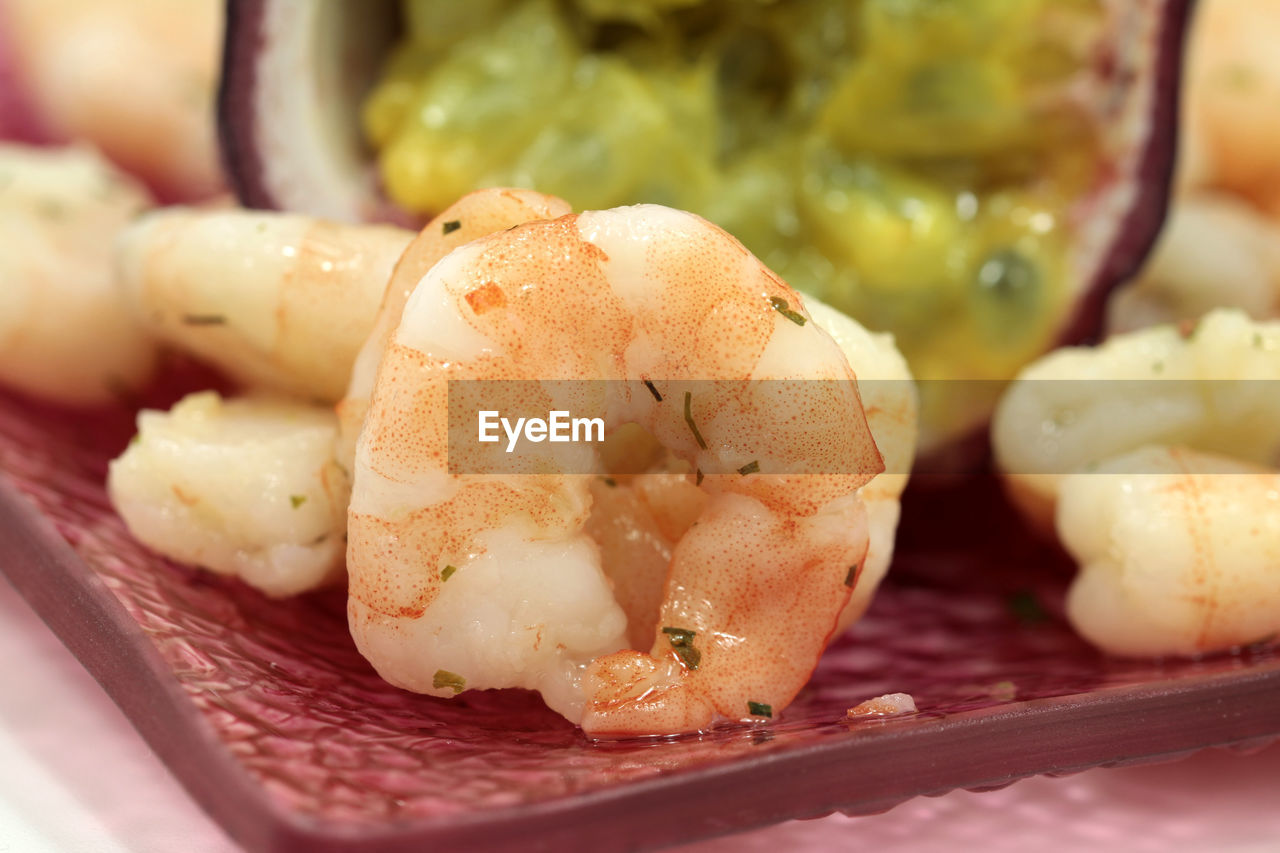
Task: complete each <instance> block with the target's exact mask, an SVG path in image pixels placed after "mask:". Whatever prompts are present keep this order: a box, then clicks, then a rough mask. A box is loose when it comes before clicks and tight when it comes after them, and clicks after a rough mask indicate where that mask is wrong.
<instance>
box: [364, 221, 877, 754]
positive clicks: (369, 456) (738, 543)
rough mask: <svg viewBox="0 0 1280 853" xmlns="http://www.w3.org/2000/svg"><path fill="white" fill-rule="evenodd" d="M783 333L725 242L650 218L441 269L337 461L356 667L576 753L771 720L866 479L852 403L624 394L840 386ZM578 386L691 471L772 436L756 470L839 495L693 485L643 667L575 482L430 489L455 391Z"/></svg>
mask: <svg viewBox="0 0 1280 853" xmlns="http://www.w3.org/2000/svg"><path fill="white" fill-rule="evenodd" d="M802 312H803V303H802V302H801V300H800V298H799V296H797V294H796V293H795V292H794V291H792V290H791V289H790V288H788V287H787V286H786V285H785V284H783V283H782V282H781V281H780V280H778V279H777V278H776V277H775V276H773V275H772V273H770V272H769V271H768V270H767V269H765V268H764V267H763V266H762V265H761V264H760V263H759V262H758V261H757V260H755V259H754V258H753V257H752V256H751V255H750V254H749V253H748V252H747V251H746V249H744V248H743V247H742V245H741V244H740V243H738V242H737V241H736V240H734V239H732V238H731V237H729V236H728V235H727V234H725V233H724V232H723V231H721V230H720V229H718V228H716V227H715V226H713V225H711V224H709V223H707V222H706V221H705V220H702V219H699V218H697V217H694V216H692V215H689V214H684V213H680V212H678V211H673V210H669V209H667V208H661V207H655V206H638V207H633V208H623V209H619V210H613V211H602V212H592V213H584V214H580V215H577V216H564V217H561V218H559V219H555V220H551V221H539V222H531V223H527V224H525V225H519V226H516V227H515V228H513V229H511V230H509V231H505V232H502V233H500V234H494V235H491V236H489V237H485V238H481V239H479V240H476V241H475V242H473V243H470V244H468V245H467V246H464V247H462V248H460V249H458V250H456V251H454V252H453V253H451V254H450V255H448V256H447V257H446V258H445V259H444V260H442V261H441V262H440V263H438V264H437V265H436V266H435V267H434V268H432V270H431V272H430V273H429V274H427V276H426V277H425V278H424V279H423V280H422V282H421V283H420V284H419V285H418V286H417V288H416V289H415V290H414V292H413V294H412V295H411V296H410V298H409V300H408V303H407V304H406V306H405V310H404V313H403V317H402V319H401V322H400V325H399V328H398V329H397V330H396V332H395V334H394V336H393V338H392V340H391V342H390V344H389V345H388V347H387V349H386V352H385V354H384V356H383V359H382V363H381V366H380V368H379V370H378V379H377V385H376V387H375V389H374V393H373V397H372V399H371V401H370V406H369V410H368V415H367V418H366V421H365V426H364V430H363V432H362V433H361V436H360V439H359V442H358V445H357V452H356V458H355V467H354V486H353V494H352V501H351V509H350V513H349V517H348V533H349V537H350V542H349V546H348V554H347V563H348V572H349V578H350V599H349V617H350V623H351V629H352V634H353V636H354V637H355V639H356V642H357V644H358V646H359V647H360V649H361V651H362V652H363V653H364V654H365V656H366V657H368V658H369V659H370V660H371V661H372V662H373V664H374V665H375V667H376V668H377V669H378V670H379V672H380V673H381V674H382V675H383V676H384V677H385V678H387V679H388V680H389V681H391V682H393V683H395V684H398V685H400V686H403V687H406V688H409V689H412V690H416V691H419V692H424V693H432V694H435V695H440V696H448V695H452V694H453V693H456V692H458V691H460V690H462V689H466V688H473V687H476V688H486V687H510V686H521V687H530V688H533V689H537V690H539V691H540V692H541V693H542V695H543V697H544V699H545V700H546V701H547V703H548V705H550V706H551V707H552V708H554V709H556V710H557V711H559V712H560V713H562V714H564V715H565V716H567V717H569V718H570V719H572V720H575V721H580V722H581V724H582V726H583V727H584V729H585V730H587V731H588V732H591V733H595V734H606V733H663V732H679V731H692V730H698V729H701V728H704V727H705V726H707V725H708V724H710V723H711V722H712V721H713V720H715V719H716V718H728V719H749V718H755V719H760V718H761V717H764V716H768V715H770V714H772V713H773V712H775V711H777V710H780V709H781V708H782V707H783V706H785V705H786V704H787V703H788V702H789V701H790V700H791V699H792V698H793V697H794V695H795V694H796V692H797V691H798V690H799V689H800V687H801V686H802V685H803V684H804V682H805V681H806V680H807V679H808V677H809V675H810V673H811V672H812V670H813V667H814V666H815V665H816V662H817V659H818V656H819V655H820V654H821V652H822V650H823V649H824V648H825V646H826V643H827V641H828V640H829V639H830V638H831V636H832V635H833V634H834V633H835V631H836V623H837V618H838V617H839V614H840V612H841V610H842V609H843V608H844V606H845V604H846V602H847V601H848V600H849V597H850V595H851V592H852V590H851V587H852V586H853V585H854V583H855V581H856V577H857V572H858V568H859V567H860V566H861V565H862V563H863V561H864V559H865V557H866V554H867V548H868V539H867V526H866V515H865V510H864V508H863V505H862V502H861V499H860V498H859V496H858V490H859V489H860V488H861V487H862V486H863V485H865V484H866V483H867V482H868V481H869V480H871V479H872V477H873V476H874V475H875V474H877V473H878V472H880V471H881V470H882V466H883V463H882V460H881V458H880V454H879V452H878V451H877V449H876V446H875V444H874V442H873V440H872V438H871V435H870V433H869V431H868V428H867V423H866V418H865V415H864V412H863V409H862V405H861V402H860V400H859V399H858V397H857V393H856V391H855V390H853V386H852V384H851V382H846V383H844V384H843V385H839V386H838V387H840V388H843V389H844V391H843V392H834V393H833V392H830V391H827V392H824V394H825V396H823V397H822V398H821V399H819V400H815V401H814V402H815V404H817V405H815V407H814V408H812V409H808V410H806V411H807V416H806V417H795V416H794V412H793V411H779V410H777V408H776V407H771V406H768V405H765V404H763V402H761V401H757V403H758V405H754V406H753V405H745V406H743V407H741V408H734V409H723V410H719V411H717V410H714V407H712V406H708V407H707V408H705V409H704V408H701V407H699V406H698V405H695V404H693V403H692V402H690V407H689V408H688V409H685V408H683V407H682V405H681V402H682V401H681V399H680V398H679V397H665V398H663V399H662V400H661V401H659V400H658V399H657V397H658V396H660V393H659V394H651V393H650V391H648V390H646V386H645V385H642V384H641V382H640V380H643V379H648V380H650V382H651V383H653V384H654V386H655V388H658V389H660V388H661V387H662V383H663V382H666V381H681V380H691V379H699V380H705V379H708V378H712V379H742V380H746V379H771V378H773V379H780V378H785V379H825V380H853V379H854V376H853V373H852V371H851V370H850V368H849V366H848V363H847V361H846V360H845V357H844V355H843V354H842V353H841V351H840V349H839V347H838V346H837V345H836V343H835V342H834V341H833V340H832V339H831V338H830V336H828V335H827V334H826V333H824V332H823V331H821V330H820V329H819V328H818V327H817V326H816V325H815V324H813V323H812V322H810V321H809V320H810V318H809V317H807V316H805V315H804V314H803V313H802ZM583 378H597V379H615V380H632V381H630V382H628V383H626V387H627V388H629V389H631V392H630V393H628V394H624V395H619V398H618V399H610V400H608V401H607V404H606V409H605V410H606V421H607V425H608V426H609V427H610V428H616V427H618V426H620V425H622V424H626V423H638V424H640V425H641V426H642V427H643V428H644V429H645V430H646V431H647V432H648V433H649V434H650V435H652V436H653V437H654V438H655V439H657V441H658V442H659V443H660V444H662V445H663V446H664V447H665V448H666V449H667V450H668V451H670V452H672V453H674V454H675V455H676V456H678V457H680V458H682V459H684V460H685V461H686V462H687V463H688V464H689V465H690V466H691V467H693V468H695V469H698V470H703V471H720V470H727V471H735V469H742V468H748V469H749V468H751V466H750V465H749V464H748V463H749V462H750V461H752V460H748V459H745V458H737V457H735V456H732V455H731V454H729V453H727V452H725V451H724V450H723V448H725V447H728V446H733V445H734V444H738V445H739V446H741V444H742V442H741V441H736V442H735V441H724V440H722V439H721V437H720V436H721V435H722V434H723V435H724V436H731V437H735V438H737V439H739V440H741V439H744V438H746V437H749V436H750V437H754V438H755V439H756V442H757V444H758V443H759V440H760V439H761V438H762V437H768V438H769V446H768V448H767V449H766V450H763V451H761V454H760V458H759V464H760V468H761V470H765V471H769V470H777V471H788V470H795V468H794V466H796V465H805V464H812V463H814V462H817V463H818V464H823V463H826V464H825V466H824V470H829V471H835V470H840V471H846V472H848V473H843V474H823V475H792V474H767V475H766V474H757V473H751V471H750V470H748V471H746V472H743V473H731V474H718V473H716V474H708V475H707V476H706V478H705V480H704V481H703V483H702V484H701V486H702V490H703V491H704V492H705V494H706V495H707V500H706V505H705V507H704V508H703V509H702V510H701V512H700V513H699V515H698V517H697V522H696V523H695V524H691V526H690V527H689V529H688V531H687V532H686V533H685V535H684V536H683V537H682V538H681V539H680V541H679V543H678V544H677V545H676V547H675V549H674V553H673V554H672V559H671V564H670V566H669V568H668V574H667V585H666V593H665V595H664V598H663V601H662V603H661V606H660V616H659V625H660V628H659V629H658V630H657V631H655V632H654V634H653V635H652V636H650V637H649V638H648V643H649V647H650V648H649V651H648V652H647V653H646V652H642V651H634V650H628V649H626V645H627V643H626V639H625V636H624V632H625V621H626V620H625V617H624V615H623V613H622V611H621V610H620V609H619V607H618V605H617V604H616V603H615V601H614V599H613V595H612V592H611V590H610V588H609V584H608V582H607V581H606V579H605V576H604V574H603V572H602V570H601V567H600V555H599V551H598V550H597V548H596V546H595V544H594V543H593V542H592V541H591V539H590V538H589V536H588V535H587V534H586V533H585V532H584V526H585V524H586V521H587V517H588V514H589V510H590V497H589V493H588V488H589V486H588V483H587V479H588V478H584V477H580V476H568V475H555V474H542V475H507V476H478V475H454V474H450V473H449V468H448V461H447V454H448V446H447V434H448V415H447V411H446V409H447V386H448V381H449V380H450V379H467V380H482V379H541V380H548V379H583ZM818 384H819V383H815V386H817V385H818ZM615 385H616V383H615ZM821 385H822V387H824V388H830V387H831V386H830V385H829V384H828V383H821ZM548 402H550V401H548ZM748 402H749V401H748ZM699 418H701V420H702V429H703V430H704V431H708V432H712V431H714V433H715V434H714V435H712V436H709V438H710V440H709V441H704V440H702V439H700V437H699V436H700V433H699V432H697V431H695V430H694V429H693V428H692V427H691V424H693V423H696V422H697V419H699ZM704 444H705V446H703V445H704Z"/></svg>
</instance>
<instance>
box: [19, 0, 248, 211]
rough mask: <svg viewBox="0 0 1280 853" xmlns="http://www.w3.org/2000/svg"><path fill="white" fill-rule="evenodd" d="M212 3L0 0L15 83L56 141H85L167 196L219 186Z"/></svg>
mask: <svg viewBox="0 0 1280 853" xmlns="http://www.w3.org/2000/svg"><path fill="white" fill-rule="evenodd" d="M222 6H223V4H222V3H221V2H219V0H182V2H174V0H5V2H4V3H3V8H0V17H2V18H3V19H4V20H3V21H2V22H0V23H3V24H4V25H5V26H6V27H7V28H8V30H9V39H8V40H9V43H10V44H9V46H10V48H11V49H12V50H13V52H14V56H15V64H16V70H17V73H18V77H19V80H20V82H21V83H22V84H23V87H24V89H25V90H26V94H27V97H28V99H29V100H30V101H32V103H33V105H34V106H35V107H36V110H37V112H38V113H39V114H40V118H41V120H42V121H43V122H44V123H45V124H46V125H48V129H49V131H50V132H51V133H52V134H54V135H55V136H56V137H58V138H63V139H79V140H88V141H90V142H92V143H93V144H94V145H95V146H97V147H98V148H99V149H101V150H102V151H103V152H104V153H105V154H106V155H107V157H109V158H110V159H111V160H112V161H114V162H115V163H116V164H118V165H119V166H121V167H122V168H124V169H125V170H126V171H128V172H130V173H132V174H135V175H138V176H139V177H142V178H143V179H145V180H146V181H147V182H148V183H150V184H151V185H152V186H154V187H156V188H157V189H158V190H160V191H161V192H162V193H163V194H164V195H165V196H166V197H169V198H185V199H197V198H206V197H208V196H210V195H213V194H214V193H216V192H218V191H219V189H220V188H221V186H222V178H221V170H220V168H219V160H218V147H217V140H216V135H215V132H214V110H213V95H214V88H215V86H216V83H217V69H218V60H219V53H220V47H221V35H222Z"/></svg>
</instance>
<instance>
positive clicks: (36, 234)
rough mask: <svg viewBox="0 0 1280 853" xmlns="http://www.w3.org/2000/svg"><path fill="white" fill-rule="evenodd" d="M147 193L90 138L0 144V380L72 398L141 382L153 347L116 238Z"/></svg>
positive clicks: (101, 396) (90, 399)
mask: <svg viewBox="0 0 1280 853" xmlns="http://www.w3.org/2000/svg"><path fill="white" fill-rule="evenodd" d="M152 203H153V202H152V199H151V196H150V194H149V193H148V192H147V191H146V189H144V188H143V187H142V186H141V185H140V184H138V183H137V182H136V181H134V180H133V179H131V178H129V177H128V176H126V175H125V174H123V173H122V172H120V171H119V170H118V169H116V168H115V167H114V166H112V165H111V164H110V163H108V162H106V161H105V160H104V159H103V158H102V157H101V156H100V155H99V154H97V153H96V152H95V151H93V150H92V149H90V148H87V147H75V148H66V149H52V148H30V147H26V146H20V145H11V144H0V245H3V246H4V247H5V251H4V252H3V253H0V382H2V383H4V384H6V385H10V386H12V387H15V388H17V389H19V390H21V391H23V392H24V393H26V394H29V395H31V396H33V397H39V398H42V399H46V400H51V401H54V402H57V403H62V404H68V405H79V406H84V405H104V404H108V403H111V402H115V401H117V400H119V398H120V397H121V396H125V395H128V394H130V393H132V392H134V391H136V390H138V389H139V388H141V387H142V386H143V385H145V384H146V383H147V381H148V380H149V379H150V378H151V374H152V370H153V368H154V366H155V362H156V352H157V347H156V345H155V343H154V342H153V341H152V340H151V339H150V337H149V336H148V335H147V334H146V332H145V331H144V330H143V327H142V325H141V324H140V323H138V322H137V321H136V320H135V319H134V317H133V315H132V313H131V312H130V311H129V309H128V307H127V306H126V305H125V302H124V300H123V299H122V298H121V296H120V294H119V292H118V290H117V288H116V284H115V277H114V275H113V267H112V258H113V240H114V239H115V237H116V235H117V234H118V233H119V232H120V231H121V230H122V229H123V228H125V227H126V226H127V224H128V223H129V222H130V221H131V220H133V219H134V217H136V216H137V215H138V214H139V213H141V212H142V211H143V210H145V209H147V208H148V207H150V206H151V205H152Z"/></svg>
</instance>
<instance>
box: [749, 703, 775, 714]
mask: <svg viewBox="0 0 1280 853" xmlns="http://www.w3.org/2000/svg"><path fill="white" fill-rule="evenodd" d="M747 713H749V714H750V715H751V716H753V717H772V716H773V706H772V705H769V704H766V703H764V702H751V701H748V702H747Z"/></svg>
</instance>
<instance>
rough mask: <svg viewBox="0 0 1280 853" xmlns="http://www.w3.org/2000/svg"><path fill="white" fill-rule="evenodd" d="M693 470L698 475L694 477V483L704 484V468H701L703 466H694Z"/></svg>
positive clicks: (696, 484)
mask: <svg viewBox="0 0 1280 853" xmlns="http://www.w3.org/2000/svg"><path fill="white" fill-rule="evenodd" d="M693 471H694V474H695V475H696V477H695V479H694V481H693V484H694V485H695V486H701V485H702V480H703V476H702V469H701V468H694V469H693Z"/></svg>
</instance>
